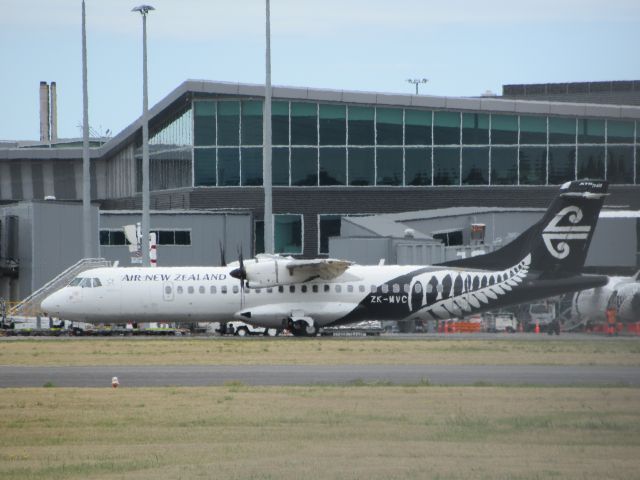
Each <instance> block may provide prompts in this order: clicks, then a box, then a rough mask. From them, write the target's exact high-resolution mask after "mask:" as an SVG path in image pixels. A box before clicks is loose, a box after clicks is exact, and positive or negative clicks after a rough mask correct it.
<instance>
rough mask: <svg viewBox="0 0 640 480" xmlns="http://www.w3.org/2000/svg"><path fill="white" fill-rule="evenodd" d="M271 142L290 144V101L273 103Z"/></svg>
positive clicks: (274, 143)
mask: <svg viewBox="0 0 640 480" xmlns="http://www.w3.org/2000/svg"><path fill="white" fill-rule="evenodd" d="M271 143H272V144H273V145H289V102H273V103H272V104H271Z"/></svg>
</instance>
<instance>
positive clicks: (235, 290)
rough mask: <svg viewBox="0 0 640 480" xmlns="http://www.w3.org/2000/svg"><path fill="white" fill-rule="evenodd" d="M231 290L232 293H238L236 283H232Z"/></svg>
mask: <svg viewBox="0 0 640 480" xmlns="http://www.w3.org/2000/svg"><path fill="white" fill-rule="evenodd" d="M231 291H232V292H233V293H238V292H239V291H240V287H238V285H234V286H233V288H232V289H231Z"/></svg>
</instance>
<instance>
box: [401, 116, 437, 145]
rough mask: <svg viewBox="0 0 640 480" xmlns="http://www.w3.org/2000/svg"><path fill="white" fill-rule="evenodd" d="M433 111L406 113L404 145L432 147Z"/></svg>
mask: <svg viewBox="0 0 640 480" xmlns="http://www.w3.org/2000/svg"><path fill="white" fill-rule="evenodd" d="M431 116H432V112H431V111H423V110H405V111H404V144H405V145H431Z"/></svg>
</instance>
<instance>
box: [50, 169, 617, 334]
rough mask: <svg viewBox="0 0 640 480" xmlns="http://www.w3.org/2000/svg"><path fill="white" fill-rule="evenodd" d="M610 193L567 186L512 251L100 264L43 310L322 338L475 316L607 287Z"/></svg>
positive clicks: (81, 317) (585, 185) (83, 317)
mask: <svg viewBox="0 0 640 480" xmlns="http://www.w3.org/2000/svg"><path fill="white" fill-rule="evenodd" d="M606 192H607V183H606V182H603V181H591V180H582V181H574V182H568V183H566V184H564V185H562V186H561V187H560V192H559V194H558V196H557V197H556V198H555V200H554V201H553V203H552V204H551V206H550V207H549V209H548V210H547V212H546V214H545V215H544V217H543V218H542V220H540V221H539V222H538V223H536V224H535V225H533V226H532V227H530V228H529V229H528V230H526V231H525V232H524V233H522V234H521V235H520V236H519V237H517V238H516V239H515V240H513V241H512V242H511V243H509V244H508V245H506V246H505V247H503V248H501V249H499V250H496V251H494V252H492V253H488V254H486V255H480V256H476V257H472V258H465V259H459V260H454V261H451V262H446V263H443V264H440V265H434V266H409V265H402V266H400V265H395V266H394V265H388V266H384V265H378V266H361V265H354V264H352V263H351V262H348V261H344V260H334V259H313V260H296V259H293V258H290V257H281V256H273V255H258V256H257V257H256V258H255V259H251V260H246V261H243V260H242V259H240V261H239V262H235V264H234V265H229V266H226V267H157V268H135V267H129V268H115V267H114V268H97V269H93V270H88V271H86V272H83V273H81V274H80V275H78V276H77V277H76V278H75V279H74V280H73V281H72V282H71V283H70V284H69V285H68V286H66V287H64V288H63V289H61V290H59V291H57V292H56V293H54V294H52V295H51V296H49V297H47V298H46V299H45V300H44V301H43V302H42V309H43V311H45V312H47V313H48V314H49V315H53V316H57V317H59V318H63V319H67V320H75V321H83V322H90V323H102V322H105V323H125V322H149V321H154V322H158V321H165V322H218V321H220V322H223V321H228V320H231V319H234V318H235V319H239V320H242V321H244V322H246V323H250V324H253V325H256V326H264V327H268V328H277V329H282V328H288V329H290V330H291V331H292V332H293V333H294V334H296V335H311V334H315V333H316V332H317V331H318V328H320V327H324V326H329V325H342V324H348V323H353V322H357V321H361V320H367V319H368V320H412V319H415V320H430V319H448V318H455V317H464V316H467V315H471V314H474V313H479V312H483V311H486V310H493V309H496V308H501V307H505V306H508V305H514V304H518V303H523V302H530V301H532V300H536V299H541V298H545V297H549V296H553V295H559V294H562V293H567V292H573V291H578V290H583V289H587V288H594V287H599V286H602V285H605V284H606V283H607V277H604V276H592V275H583V274H581V269H582V267H583V264H584V260H585V257H586V255H587V250H588V248H589V243H590V242H591V238H592V236H593V231H594V229H595V226H596V221H597V219H598V214H599V212H600V209H601V207H602V204H603V202H604V198H605V196H606Z"/></svg>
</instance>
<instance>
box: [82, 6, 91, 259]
mask: <svg viewBox="0 0 640 480" xmlns="http://www.w3.org/2000/svg"><path fill="white" fill-rule="evenodd" d="M86 23H87V22H86V9H85V4H84V0H82V244H83V247H82V252H83V257H84V258H91V256H92V248H91V246H92V245H91V177H90V175H91V173H90V172H91V169H90V168H91V167H90V163H89V161H90V160H89V93H88V88H87V26H86Z"/></svg>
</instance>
